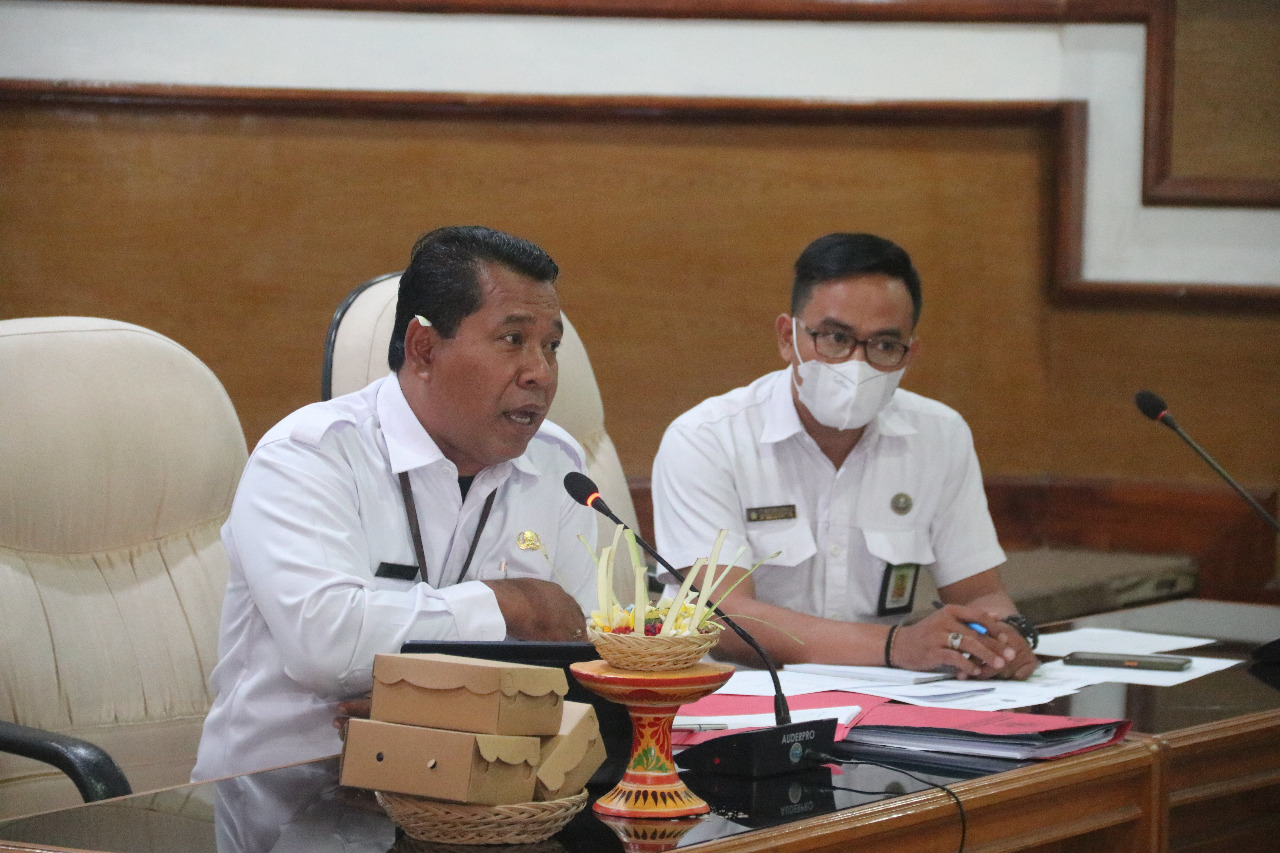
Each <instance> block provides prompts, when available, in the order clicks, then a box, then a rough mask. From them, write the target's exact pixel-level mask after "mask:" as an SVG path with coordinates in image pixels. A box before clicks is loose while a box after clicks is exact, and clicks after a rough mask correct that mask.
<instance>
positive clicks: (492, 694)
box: [370, 654, 569, 736]
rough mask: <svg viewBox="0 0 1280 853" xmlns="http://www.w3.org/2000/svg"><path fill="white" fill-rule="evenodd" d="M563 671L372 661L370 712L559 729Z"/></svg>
mask: <svg viewBox="0 0 1280 853" xmlns="http://www.w3.org/2000/svg"><path fill="white" fill-rule="evenodd" d="M568 691H569V682H568V680H567V679H566V678H565V674H564V670H562V669H557V668H554V667H547V666H530V665H528V664H522V663H507V662H504V661H491V660H480V659H478V658H464V657H458V656H456V655H442V654H386V655H375V656H374V660H373V709H372V711H371V713H370V717H371V718H372V719H375V720H382V721H384V722H389V723H403V724H405V725H411V726H429V727H431V728H435V729H452V730H454V731H460V732H477V733H480V734H495V735H535V736H542V735H555V734H558V733H559V732H560V717H561V714H562V712H563V710H564V695H565V693H567V692H568Z"/></svg>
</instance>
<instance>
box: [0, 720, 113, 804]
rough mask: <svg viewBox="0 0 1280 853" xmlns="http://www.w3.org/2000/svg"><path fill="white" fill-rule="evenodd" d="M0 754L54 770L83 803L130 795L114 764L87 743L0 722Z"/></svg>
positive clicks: (102, 752) (104, 753)
mask: <svg viewBox="0 0 1280 853" xmlns="http://www.w3.org/2000/svg"><path fill="white" fill-rule="evenodd" d="M0 751H4V752H9V753H13V754H14V755H21V756H23V757H25V758H33V759H35V760H36V761H43V762H44V763H45V764H51V765H53V766H54V767H56V768H58V769H59V770H61V771H62V772H63V773H65V774H67V776H69V777H70V778H71V781H72V782H74V783H75V785H76V788H78V789H79V791H80V796H81V797H83V798H84V801H85V802H86V803H91V802H94V801H95V800H106V799H109V798H111V797H123V796H126V795H128V794H132V793H133V789H132V788H130V787H129V780H128V779H126V778H125V775H124V772H123V771H121V769H120V767H119V766H118V765H117V764H116V762H115V760H114V759H112V757H111V756H110V755H108V754H107V752H106V750H104V749H102V748H101V747H99V746H97V745H96V744H92V743H89V741H87V740H81V739H80V738H75V737H71V736H70V735H60V734H56V733H54V732H49V731H45V730H44V729H37V728H33V727H31V726H24V725H20V724H18V723H10V722H6V721H3V720H0Z"/></svg>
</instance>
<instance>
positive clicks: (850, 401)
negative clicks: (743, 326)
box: [791, 317, 907, 429]
mask: <svg viewBox="0 0 1280 853" xmlns="http://www.w3.org/2000/svg"><path fill="white" fill-rule="evenodd" d="M791 346H792V348H794V349H795V351H796V358H798V359H800V365H799V366H798V367H793V369H792V370H793V372H792V379H791V382H792V384H793V385H795V388H796V396H797V397H798V398H799V400H800V402H801V403H804V405H805V408H806V409H808V410H809V413H810V414H812V415H813V417H814V418H815V419H816V420H817V421H818V423H820V424H822V425H823V426H828V427H831V428H832V429H860V428H862V427H864V426H866V425H867V424H869V423H871V421H872V420H873V419H874V418H875V416H876V415H878V414H880V410H881V409H883V408H884V407H885V405H886V404H887V403H888V402H889V399H890V398H891V397H893V392H894V391H896V390H898V383H899V382H900V381H901V380H902V374H903V373H904V372H905V371H906V369H907V368H906V366H905V365H903V366H902V367H900V368H898V369H897V370H894V371H892V372H890V373H885V372H884V371H882V370H876V369H875V368H874V367H872V366H871V365H870V364H868V363H867V362H865V361H858V360H857V359H850V360H848V361H842V362H840V363H839V364H828V363H827V362H825V361H805V360H804V359H803V358H801V356H800V348H799V347H798V346H797V345H796V320H795V318H794V317H792V318H791ZM797 377H798V378H799V379H800V382H796V378H797Z"/></svg>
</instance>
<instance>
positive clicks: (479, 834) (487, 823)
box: [377, 791, 587, 844]
mask: <svg viewBox="0 0 1280 853" xmlns="http://www.w3.org/2000/svg"><path fill="white" fill-rule="evenodd" d="M377 796H378V803H379V804H380V805H381V806H382V808H383V810H384V811H386V813H387V814H388V815H389V816H390V817H391V820H392V821H394V822H395V825H396V826H398V827H400V828H401V829H402V830H404V833H405V835H407V836H409V837H410V838H413V839H415V840H417V841H435V842H439V843H442V844H529V843H532V842H535V841H543V840H545V839H547V838H550V837H551V836H553V835H555V834H556V833H557V832H559V831H560V830H561V829H563V828H564V825H565V824H567V823H568V822H569V821H570V820H572V819H573V816H574V815H576V814H577V813H578V812H580V811H582V807H583V806H585V805H586V804H587V792H586V791H580V792H578V793H577V794H574V795H573V796H572V797H562V798H561V799H558V800H547V801H546V802H539V803H516V804H514V805H509V806H483V805H474V804H470V803H446V802H442V801H440V800H429V799H427V798H425V797H411V796H409V795H407V794H393V793H391V792H389V791H378V792H377Z"/></svg>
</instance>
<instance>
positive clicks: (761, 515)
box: [747, 504, 796, 521]
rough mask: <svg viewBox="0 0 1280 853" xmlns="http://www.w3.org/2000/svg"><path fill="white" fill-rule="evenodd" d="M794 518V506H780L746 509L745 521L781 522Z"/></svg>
mask: <svg viewBox="0 0 1280 853" xmlns="http://www.w3.org/2000/svg"><path fill="white" fill-rule="evenodd" d="M795 517H796V505H795V504H783V505H782V506H753V507H748V508H747V521H781V520H782V519H784V518H795Z"/></svg>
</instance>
